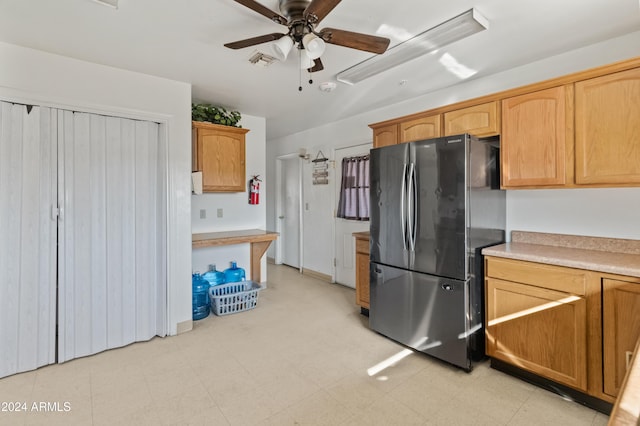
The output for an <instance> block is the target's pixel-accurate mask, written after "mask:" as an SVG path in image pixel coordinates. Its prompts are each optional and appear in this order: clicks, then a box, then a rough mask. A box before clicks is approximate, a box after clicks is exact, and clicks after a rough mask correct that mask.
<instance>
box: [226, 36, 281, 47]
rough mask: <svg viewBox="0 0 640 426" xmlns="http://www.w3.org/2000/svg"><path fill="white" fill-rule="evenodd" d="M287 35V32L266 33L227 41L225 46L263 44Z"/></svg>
mask: <svg viewBox="0 0 640 426" xmlns="http://www.w3.org/2000/svg"><path fill="white" fill-rule="evenodd" d="M285 35H286V34H280V33H271V34H265V35H262V36H258V37H251V38H247V39H244V40H238V41H234V42H231V43H227V44H225V45H224V47H228V48H229V49H243V48H245V47H249V46H253V45H256V44H262V43H266V42H268V41H274V40H278V39H279V38H282V37H284V36H285Z"/></svg>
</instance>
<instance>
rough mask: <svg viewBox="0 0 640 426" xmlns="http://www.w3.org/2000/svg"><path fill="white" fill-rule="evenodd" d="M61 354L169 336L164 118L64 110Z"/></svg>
mask: <svg viewBox="0 0 640 426" xmlns="http://www.w3.org/2000/svg"><path fill="white" fill-rule="evenodd" d="M58 129H59V138H58V141H59V148H58V151H59V153H60V155H59V166H58V167H59V170H61V171H62V173H60V174H59V179H58V193H59V197H60V201H59V202H60V205H61V206H62V215H61V219H60V225H59V259H60V260H59V270H58V280H59V285H58V287H59V290H58V291H59V299H58V315H59V333H58V339H59V340H58V361H59V362H63V361H66V360H69V359H72V358H77V357H80V356H85V355H90V354H94V353H97V352H100V351H103V350H105V349H111V348H116V347H120V346H124V345H127V344H129V343H132V342H135V341H144V340H149V339H151V338H152V337H153V336H155V335H165V334H166V331H165V322H166V321H165V307H166V274H165V262H164V260H165V254H164V253H165V243H164V241H165V235H166V231H165V230H166V226H165V224H164V220H165V215H166V212H165V211H164V207H163V206H164V204H163V200H164V198H163V197H164V195H163V193H164V191H165V176H164V172H163V170H164V168H163V167H161V166H160V165H161V164H163V163H162V161H163V160H164V159H166V158H165V154H164V151H163V150H162V149H161V147H160V144H159V125H158V124H157V123H152V122H146V121H145V122H143V121H136V120H128V119H122V118H115V117H105V116H101V115H95V114H87V113H77V112H70V111H64V112H63V113H61V114H60V118H59V124H58Z"/></svg>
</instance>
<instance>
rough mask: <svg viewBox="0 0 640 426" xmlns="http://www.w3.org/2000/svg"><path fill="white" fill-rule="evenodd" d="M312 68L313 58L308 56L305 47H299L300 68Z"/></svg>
mask: <svg viewBox="0 0 640 426" xmlns="http://www.w3.org/2000/svg"><path fill="white" fill-rule="evenodd" d="M309 68H313V58H311V57H310V56H309V52H307V50H306V49H300V69H301V70H307V69H309Z"/></svg>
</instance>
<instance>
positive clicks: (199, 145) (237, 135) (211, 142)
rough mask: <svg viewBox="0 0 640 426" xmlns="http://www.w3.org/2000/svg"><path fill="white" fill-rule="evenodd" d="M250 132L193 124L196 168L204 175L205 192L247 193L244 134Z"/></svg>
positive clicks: (227, 127) (226, 127) (234, 128)
mask: <svg viewBox="0 0 640 426" xmlns="http://www.w3.org/2000/svg"><path fill="white" fill-rule="evenodd" d="M248 131H249V130H247V129H241V128H238V127H231V126H221V125H218V124H211V123H202V122H196V121H194V122H193V132H192V133H193V134H192V137H193V142H192V146H193V166H194V167H193V168H194V170H197V171H201V172H202V190H203V191H204V192H244V191H246V190H247V183H246V181H245V134H246V133H247V132H248Z"/></svg>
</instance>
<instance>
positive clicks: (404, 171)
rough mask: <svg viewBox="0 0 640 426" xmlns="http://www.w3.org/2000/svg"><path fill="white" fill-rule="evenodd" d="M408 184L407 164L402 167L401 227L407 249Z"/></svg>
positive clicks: (403, 241) (403, 242)
mask: <svg viewBox="0 0 640 426" xmlns="http://www.w3.org/2000/svg"><path fill="white" fill-rule="evenodd" d="M406 185H407V164H406V163H405V165H404V168H403V169H402V185H401V188H400V228H401V230H402V245H403V247H404V249H405V250H406V249H407V212H406V209H405V208H406V202H407V201H406V195H407V193H406V190H407V188H406Z"/></svg>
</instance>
